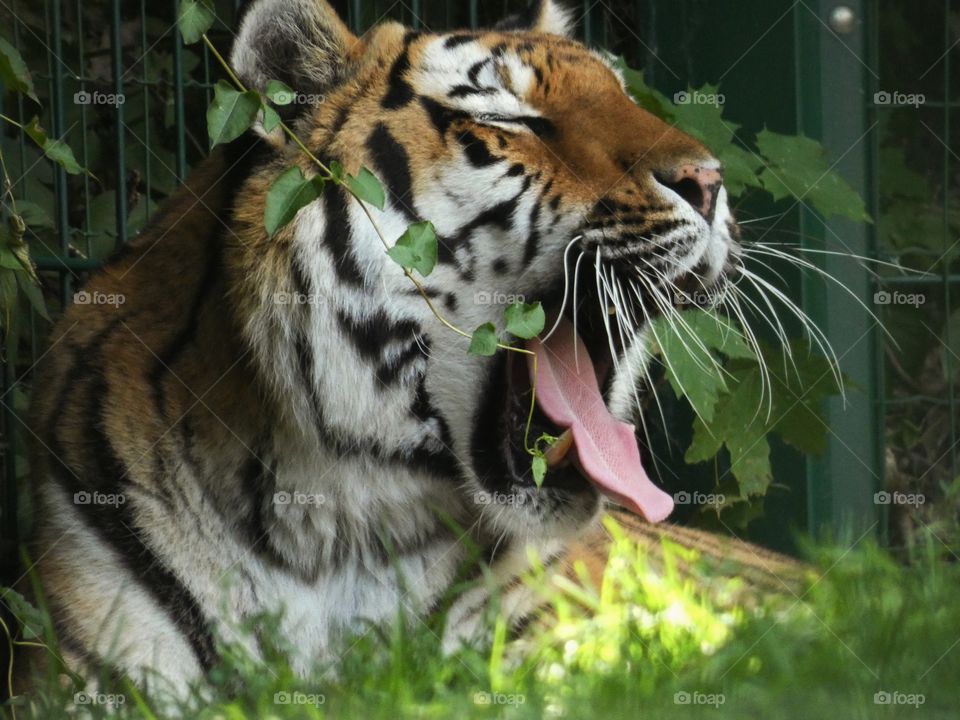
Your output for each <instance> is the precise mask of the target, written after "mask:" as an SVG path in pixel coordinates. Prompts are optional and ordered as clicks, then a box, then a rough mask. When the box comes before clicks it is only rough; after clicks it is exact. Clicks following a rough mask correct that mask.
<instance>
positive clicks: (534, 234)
mask: <svg viewBox="0 0 960 720" xmlns="http://www.w3.org/2000/svg"><path fill="white" fill-rule="evenodd" d="M545 195H546V188H544V191H543V192H541V193H540V197H538V198H537V201H536V202H535V203H534V204H533V208H532V209H531V210H530V235H529V236H527V244H526V247H525V248H524V249H523V264H524V265H525V266H526V265H529V264H530V263H531V262H532V261H533V258H534V257H536V255H537V250H539V249H540V228H539V223H540V212H541V210H542V209H543V200H544V196H545Z"/></svg>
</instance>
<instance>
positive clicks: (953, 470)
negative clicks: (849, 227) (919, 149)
mask: <svg viewBox="0 0 960 720" xmlns="http://www.w3.org/2000/svg"><path fill="white" fill-rule="evenodd" d="M950 5H951V0H945V2H944V3H943V11H944V17H945V19H946V23H947V24H946V25H944V28H943V32H944V44H943V47H944V55H943V145H944V147H945V148H949V147H951V145H950V135H951V133H950V119H951V110H952V105H953V100H954V97H953V91H952V90H953V89H952V88H951V87H950V56H951V54H952V53H951V52H950V51H951V50H952V49H953V45H954V42H953V38H952V37H951V35H952V33H953V29H952V26H951V24H950V19H951V15H950ZM950 155H951V153H950V152H944V153H943V252H944V259H943V260H942V261H941V262H942V264H943V292H944V304H945V310H946V317H947V320H948V322H947V323H945V325H946V332H947V337H946V341H947V347H948V348H952V347H953V344H952V342H951V340H950V325H951V324H952V323H950V322H949V319H950V317H951V314H952V310H951V308H950V299H951V293H950V290H951V283H950V281H949V280H948V279H947V276H948V275H949V274H950V263H949V261H948V260H947V259H946V256H947V253H948V251H949V248H950V246H951V244H952V243H951V242H950V189H951V187H952V185H953V177H952V176H951V172H950V166H951V162H950ZM944 355H946V357H947V384H948V387H949V391H950V395H949V398H950V413H949V415H950V477H951V478H955V477H957V439H958V438H957V413H956V408H955V407H954V404H955V403H956V399H957V393H956V377H955V362H954V359H953V353H952V352H946V353H944Z"/></svg>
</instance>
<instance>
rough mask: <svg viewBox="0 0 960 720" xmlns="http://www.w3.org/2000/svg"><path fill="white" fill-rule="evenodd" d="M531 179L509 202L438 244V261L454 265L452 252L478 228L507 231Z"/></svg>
mask: <svg viewBox="0 0 960 720" xmlns="http://www.w3.org/2000/svg"><path fill="white" fill-rule="evenodd" d="M531 182H532V180H531V178H529V177H528V178H526V181H525V182H524V184H523V187H522V188H521V190H520V192H518V193H517V194H516V195H515V196H514V197H512V198H510V199H509V200H504V201H503V202H501V203H498V204H496V205H494V206H493V207H491V208H488V209H487V210H484V211H483V212H482V213H480V214H479V215H477V216H476V217H475V218H474V219H473V220H471V221H470V222H469V223H467V224H466V225H464V226H463V228H462V229H461V230H460V232H458V233H457V234H456V236H455V237H454V238H451V239H450V240H449V241H448V242H443V243H439V248H438V257H437V259H438V261H439V262H442V263H446V264H456V257H455V255H454V251H455V250H456V249H457V248H458V247H460V246H463V245H468V244H469V242H470V236H471V235H472V234H473V233H474V232H475V231H476V230H477V229H479V228H481V227H484V226H486V225H494V226H497V227H500V228H502V229H503V230H509V229H510V228H511V226H512V222H513V217H514V214H515V213H516V211H517V205H518V203H519V202H520V198H521V197H523V195H524V194H525V193H526V192H527V190H529V189H530V184H531Z"/></svg>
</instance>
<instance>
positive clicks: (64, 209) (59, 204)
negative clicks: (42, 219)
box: [47, 0, 72, 307]
mask: <svg viewBox="0 0 960 720" xmlns="http://www.w3.org/2000/svg"><path fill="white" fill-rule="evenodd" d="M62 26H63V18H62V14H61V0H50V2H49V3H48V4H47V41H48V42H47V46H48V47H49V48H50V56H49V58H48V67H49V69H50V112H51V119H50V131H51V134H52V135H53V137H55V138H57V139H59V140H63V141H64V142H66V140H67V138H66V137H64V133H65V131H66V127H65V125H66V123H65V122H64V108H63V103H64V97H63V68H62V66H61V60H60V58H61V57H63V42H62V38H61V35H60V33H61V29H62ZM53 177H54V191H55V194H56V201H55V202H56V215H57V231H58V233H59V235H60V252H61V253H62V254H63V256H64V257H67V256H68V255H69V254H70V216H69V204H68V203H69V188H68V187H67V173H66V171H65V170H64V169H63V168H62V167H60V166H59V165H56V164H55V165H54V166H53ZM60 277H61V282H60V300H61V301H62V302H63V305H64V307H66V306H67V305H68V304H69V302H70V295H71V285H72V282H71V278H70V276H69V274H67V273H62V274H61V276H60Z"/></svg>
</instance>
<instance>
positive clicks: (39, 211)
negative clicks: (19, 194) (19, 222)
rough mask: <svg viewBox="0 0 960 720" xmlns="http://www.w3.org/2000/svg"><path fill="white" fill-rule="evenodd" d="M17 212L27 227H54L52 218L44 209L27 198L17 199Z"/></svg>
mask: <svg viewBox="0 0 960 720" xmlns="http://www.w3.org/2000/svg"><path fill="white" fill-rule="evenodd" d="M17 212H18V213H19V214H20V217H22V218H23V221H24V222H25V223H26V224H27V227H31V228H33V229H35V230H36V229H39V228H47V229H50V228H53V227H56V225H55V224H54V222H53V218H52V217H50V215H49V214H48V213H47V211H46V210H44V209H43V208H42V207H40V206H39V205H37V204H36V203H32V202H29V201H27V200H18V201H17Z"/></svg>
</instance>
